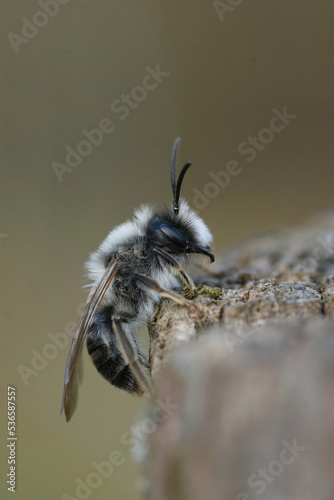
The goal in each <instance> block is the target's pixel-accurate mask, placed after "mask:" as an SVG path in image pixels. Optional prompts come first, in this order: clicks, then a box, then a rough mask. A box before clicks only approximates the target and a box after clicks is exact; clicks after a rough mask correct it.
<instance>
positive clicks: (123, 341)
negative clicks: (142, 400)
mask: <svg viewBox="0 0 334 500" xmlns="http://www.w3.org/2000/svg"><path fill="white" fill-rule="evenodd" d="M112 322H113V328H114V332H115V334H116V337H117V340H118V345H119V348H120V350H121V353H122V354H123V357H124V360H125V361H126V362H127V363H128V365H129V366H130V368H131V370H132V372H133V374H134V375H135V377H136V379H137V380H138V382H139V383H140V385H141V387H142V389H143V390H144V391H145V392H147V393H148V394H150V395H151V396H152V397H153V388H152V384H151V381H150V380H149V378H148V377H147V375H146V373H145V372H144V370H143V369H142V367H141V364H140V363H139V361H138V355H137V350H136V348H135V346H134V345H133V343H132V342H131V340H130V339H129V338H128V336H127V334H126V333H125V331H124V329H123V327H122V320H121V318H119V317H117V316H114V317H113V318H112Z"/></svg>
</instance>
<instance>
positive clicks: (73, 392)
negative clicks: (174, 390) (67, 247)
mask: <svg viewBox="0 0 334 500" xmlns="http://www.w3.org/2000/svg"><path fill="white" fill-rule="evenodd" d="M179 144H180V139H176V141H175V143H174V147H173V154H172V168H171V183H172V191H173V198H174V199H173V203H172V204H171V205H170V206H167V207H165V208H163V209H161V210H158V211H156V210H155V209H154V208H152V207H150V206H148V205H143V206H141V207H140V208H139V209H138V210H136V211H135V213H134V217H133V219H132V220H129V221H127V222H125V223H124V224H121V225H120V226H117V227H116V228H115V229H113V230H112V231H111V232H110V233H109V234H108V236H107V237H106V239H105V240H104V241H103V243H102V244H101V245H100V247H99V248H98V249H97V250H96V252H93V253H92V254H91V255H90V258H89V260H88V262H87V264H86V269H87V271H88V276H89V278H91V280H92V281H93V283H92V288H91V291H90V294H89V297H88V300H87V303H86V305H85V307H84V310H83V312H82V314H81V317H80V319H79V323H78V326H77V330H76V333H75V335H74V338H73V340H72V345H71V348H70V351H69V354H68V358H67V364H66V371H65V382H64V391H63V400H62V409H61V411H63V410H65V415H66V420H67V421H68V420H70V418H71V417H72V415H73V412H74V410H75V407H76V401H77V383H76V378H77V377H76V373H75V372H76V367H77V362H78V359H79V355H80V353H81V350H82V346H83V344H84V341H85V340H86V337H87V348H88V353H89V354H90V356H91V358H92V361H93V363H94V365H95V367H96V369H97V370H98V372H99V373H100V374H101V375H102V376H103V377H104V378H105V379H106V380H107V381H108V382H110V383H111V384H112V385H115V386H116V387H119V388H120V389H123V390H124V391H127V392H129V393H133V394H139V395H141V394H143V393H144V392H146V393H149V394H151V395H153V388H152V385H151V381H150V376H149V368H148V363H147V361H146V359H145V356H144V355H143V353H142V351H141V349H140V347H139V345H138V341H137V335H138V329H139V327H140V325H143V324H148V322H149V321H150V319H151V318H152V316H153V313H154V308H155V306H156V304H158V303H159V302H160V300H161V297H167V298H169V299H172V300H174V301H176V302H178V303H179V304H182V305H186V306H189V301H187V300H186V299H185V298H184V297H183V296H182V295H180V294H178V293H177V292H175V291H174V290H173V289H174V288H175V287H177V285H178V283H179V281H178V278H180V279H181V280H182V281H183V282H184V283H186V284H187V285H188V287H189V289H190V293H192V292H193V290H194V283H193V281H192V279H191V278H190V276H189V275H188V274H187V273H186V271H184V269H183V266H185V267H189V266H194V265H196V266H199V267H201V266H203V265H204V264H205V261H206V259H209V260H210V261H211V262H213V261H214V254H213V253H212V250H211V249H210V243H211V241H212V235H211V232H210V230H209V229H208V227H207V226H206V224H205V223H204V221H203V220H202V219H201V218H200V217H199V216H198V215H197V214H196V213H195V212H194V211H193V210H191V209H190V208H189V206H188V204H187V203H186V201H184V200H183V199H180V190H181V185H182V182H183V179H184V176H185V174H186V172H187V170H188V168H189V167H190V165H191V163H190V162H188V163H186V164H185V165H184V167H183V169H182V170H181V173H180V175H179V177H178V180H177V182H176V178H175V165H176V156H177V151H178V148H179Z"/></svg>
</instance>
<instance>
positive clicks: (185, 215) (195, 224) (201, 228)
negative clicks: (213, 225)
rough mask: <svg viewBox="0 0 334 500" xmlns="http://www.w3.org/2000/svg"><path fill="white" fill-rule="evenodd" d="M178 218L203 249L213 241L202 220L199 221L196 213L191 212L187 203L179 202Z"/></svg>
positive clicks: (182, 200) (199, 218)
mask: <svg viewBox="0 0 334 500" xmlns="http://www.w3.org/2000/svg"><path fill="white" fill-rule="evenodd" d="M178 217H180V219H181V221H182V222H184V223H185V224H189V225H190V226H191V228H192V229H193V231H194V232H195V234H196V237H197V240H198V242H199V244H200V245H202V246H204V247H207V246H209V244H210V243H211V242H212V239H213V238H212V234H211V232H210V229H209V228H208V226H207V225H206V224H205V222H204V221H203V219H201V217H199V215H197V213H196V212H194V211H193V210H191V208H190V207H189V205H188V203H187V202H186V201H185V200H184V199H181V200H180V208H179V213H178Z"/></svg>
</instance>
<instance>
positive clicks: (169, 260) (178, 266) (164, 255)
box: [153, 248, 195, 297]
mask: <svg viewBox="0 0 334 500" xmlns="http://www.w3.org/2000/svg"><path fill="white" fill-rule="evenodd" d="M153 250H154V252H155V253H157V254H158V255H159V257H161V258H162V259H163V260H164V261H165V262H167V263H168V264H169V265H170V266H172V267H173V268H174V269H175V270H176V271H177V272H178V273H179V275H180V276H182V278H183V279H184V282H185V283H186V284H187V286H188V288H189V291H190V296H191V297H192V296H193V295H194V291H195V284H194V282H193V280H192V279H191V277H190V276H188V274H187V273H186V272H185V271H184V269H182V267H181V264H180V263H179V262H178V261H177V260H176V259H174V257H172V256H171V255H169V254H168V253H167V252H164V251H163V250H161V249H160V248H154V249H153Z"/></svg>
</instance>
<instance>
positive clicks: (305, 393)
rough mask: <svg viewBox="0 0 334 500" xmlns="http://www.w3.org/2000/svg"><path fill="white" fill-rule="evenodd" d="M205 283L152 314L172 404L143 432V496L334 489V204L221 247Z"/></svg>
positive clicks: (276, 494) (279, 495) (155, 369)
mask: <svg viewBox="0 0 334 500" xmlns="http://www.w3.org/2000/svg"><path fill="white" fill-rule="evenodd" d="M201 283H205V284H206V285H207V288H206V287H201V288H200V289H199V296H198V297H196V298H195V299H194V304H195V306H194V307H193V308H189V309H187V308H182V307H180V306H178V305H176V304H172V303H171V302H170V301H167V300H166V301H164V302H163V303H162V305H161V306H160V308H159V309H158V310H157V314H156V317H155V320H154V321H153V324H152V328H151V355H150V358H151V368H152V377H153V381H154V383H155V386H156V390H157V397H158V399H159V400H160V401H166V400H169V401H171V402H172V403H173V404H174V405H176V406H177V408H174V409H173V411H171V412H169V413H168V418H166V419H165V420H164V421H163V422H161V423H157V425H156V427H155V428H154V432H151V433H148V434H147V440H146V445H145V446H146V450H147V452H146V457H145V459H144V461H143V467H144V473H143V477H144V478H145V481H144V484H145V485H146V488H145V494H144V497H145V498H147V499H152V500H153V499H154V500H156V499H157V498H158V499H159V500H167V499H168V500H169V499H170V500H181V499H182V500H188V499H189V500H201V499H205V500H207V499H210V500H211V499H213V500H215V499H217V500H218V499H219V500H222V499H228V500H230V499H233V500H234V499H237V500H250V499H254V498H257V497H258V498H265V499H270V500H279V499H280V500H283V499H284V500H290V499H291V500H292V499H293V500H297V499H298V500H299V499H303V500H314V499H315V498H317V500H329V499H332V498H334V483H333V480H332V475H333V474H332V471H333V470H334V403H333V401H334V215H333V213H329V214H325V215H322V216H321V217H318V218H315V219H313V220H312V221H309V222H308V223H307V224H305V225H303V226H299V227H294V228H292V229H286V230H281V231H280V232H277V233H275V234H271V235H266V236H262V237H258V238H256V239H253V240H251V241H249V242H246V243H244V244H242V245H240V246H238V247H235V248H232V249H230V250H228V251H226V252H225V253H224V255H223V256H222V258H221V259H220V261H219V265H218V271H217V272H216V273H215V274H214V275H212V276H210V277H206V278H205V280H204V278H202V279H201ZM212 287H217V289H214V290H213V289H212ZM190 341H191V342H190ZM150 411H151V412H153V413H152V415H154V411H155V405H152V408H151V409H150ZM152 418H153V417H152ZM293 443H296V446H297V447H301V448H291V446H292V447H293ZM304 448H305V449H304ZM293 449H294V450H295V451H293ZM284 450H288V451H284ZM293 453H295V455H296V456H294V455H293ZM289 459H291V460H290V462H289ZM292 459H293V460H292ZM288 462H289V463H288Z"/></svg>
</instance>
